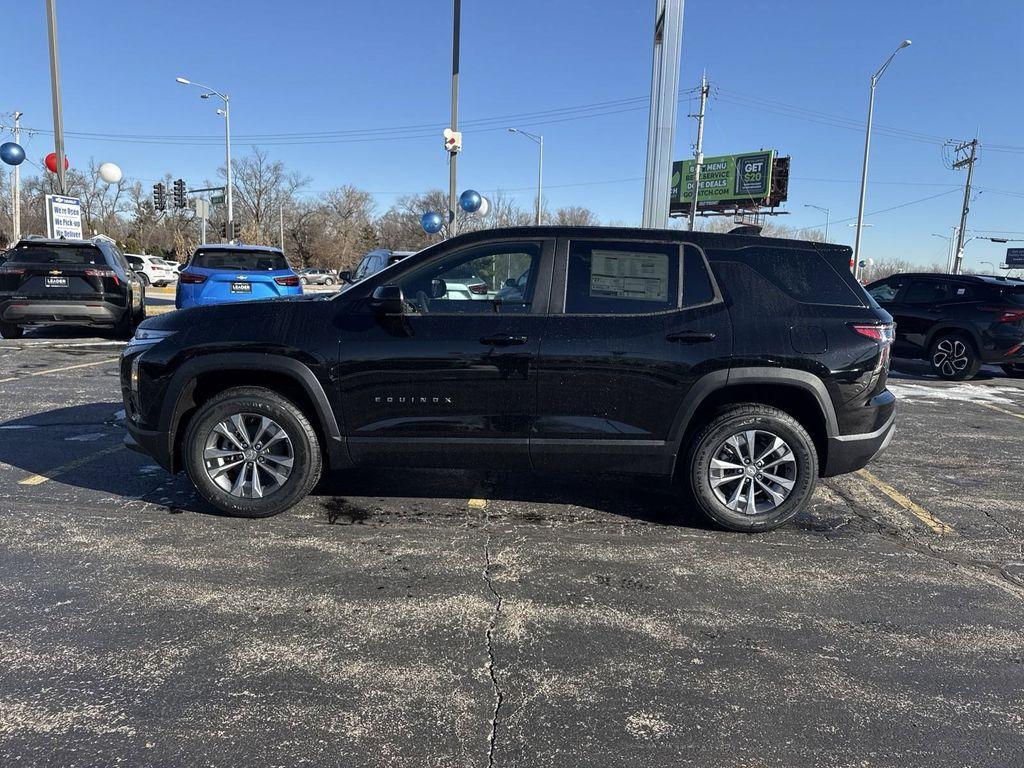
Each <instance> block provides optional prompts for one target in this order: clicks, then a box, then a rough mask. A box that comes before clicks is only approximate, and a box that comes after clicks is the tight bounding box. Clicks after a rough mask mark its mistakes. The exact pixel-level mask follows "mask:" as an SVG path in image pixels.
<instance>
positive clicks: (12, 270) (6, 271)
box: [0, 267, 25, 275]
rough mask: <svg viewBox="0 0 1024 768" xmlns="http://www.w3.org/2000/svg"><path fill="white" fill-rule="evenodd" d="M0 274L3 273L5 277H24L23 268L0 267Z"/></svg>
mask: <svg viewBox="0 0 1024 768" xmlns="http://www.w3.org/2000/svg"><path fill="white" fill-rule="evenodd" d="M0 272H2V273H4V274H5V275H24V274H25V268H24V267H0Z"/></svg>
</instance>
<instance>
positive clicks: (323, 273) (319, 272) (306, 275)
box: [299, 268, 338, 285]
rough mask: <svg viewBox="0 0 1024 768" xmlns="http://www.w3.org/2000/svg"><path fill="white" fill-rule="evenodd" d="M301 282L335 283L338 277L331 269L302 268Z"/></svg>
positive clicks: (316, 283)
mask: <svg viewBox="0 0 1024 768" xmlns="http://www.w3.org/2000/svg"><path fill="white" fill-rule="evenodd" d="M299 282H300V283H302V284H303V285H334V284H335V283H336V282H338V278H337V277H335V275H334V272H332V271H331V270H329V269H314V268H310V269H300V270H299Z"/></svg>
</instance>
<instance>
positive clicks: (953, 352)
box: [929, 333, 981, 381]
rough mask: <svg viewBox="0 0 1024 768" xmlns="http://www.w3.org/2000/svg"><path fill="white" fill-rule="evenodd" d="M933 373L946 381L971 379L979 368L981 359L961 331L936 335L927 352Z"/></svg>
mask: <svg viewBox="0 0 1024 768" xmlns="http://www.w3.org/2000/svg"><path fill="white" fill-rule="evenodd" d="M929 359H930V360H931V364H932V370H933V371H934V372H935V375H936V376H938V377H939V378H941V379H946V381H966V380H967V379H973V378H974V374H976V373H977V372H978V369H979V368H981V361H980V360H979V359H978V355H977V354H976V353H975V351H974V345H973V344H972V343H971V340H970V339H968V338H967V337H966V336H964V335H963V334H962V333H946V334H942V335H941V336H937V337H936V338H935V341H933V342H932V347H931V350H930V353H929Z"/></svg>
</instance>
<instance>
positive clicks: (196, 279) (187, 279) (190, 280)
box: [178, 272, 206, 285]
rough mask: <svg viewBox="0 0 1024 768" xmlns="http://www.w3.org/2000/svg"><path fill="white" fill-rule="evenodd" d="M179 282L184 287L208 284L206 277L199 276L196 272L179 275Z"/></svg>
mask: <svg viewBox="0 0 1024 768" xmlns="http://www.w3.org/2000/svg"><path fill="white" fill-rule="evenodd" d="M178 282H179V283H181V284H182V285H198V284H199V283H205V282H206V275H197V274H196V273H195V272H182V273H181V274H179V275H178Z"/></svg>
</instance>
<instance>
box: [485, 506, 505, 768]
mask: <svg viewBox="0 0 1024 768" xmlns="http://www.w3.org/2000/svg"><path fill="white" fill-rule="evenodd" d="M489 521H490V516H488V517H487V522H489ZM493 563H494V561H493V560H492V559H491V533H490V532H488V533H487V539H486V540H485V541H484V572H483V577H484V582H486V584H487V589H488V590H489V591H490V593H491V596H492V597H493V598H494V610H493V611H491V618H490V621H489V622H488V624H487V631H486V632H485V633H484V637H485V640H486V643H487V674H488V677H489V678H490V681H491V690H492V691H493V693H494V709H493V711H492V712H491V733H490V736H489V737H488V740H487V766H488V768H493V766H494V748H495V745H496V744H497V741H498V716H499V714H500V713H501V705H502V703H503V701H504V693H503V692H502V690H501V686H500V685H499V684H498V677H497V674H496V673H495V670H494V664H495V657H494V631H495V629H496V627H497V625H498V618H499V616H501V606H502V603H503V602H504V600H503V598H502V596H501V593H499V592H498V590H497V589H495V587H494V581H493V579H491V566H492V565H493Z"/></svg>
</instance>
